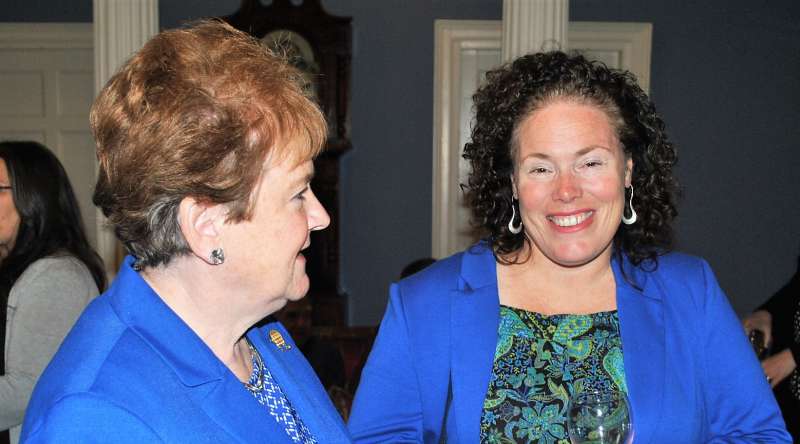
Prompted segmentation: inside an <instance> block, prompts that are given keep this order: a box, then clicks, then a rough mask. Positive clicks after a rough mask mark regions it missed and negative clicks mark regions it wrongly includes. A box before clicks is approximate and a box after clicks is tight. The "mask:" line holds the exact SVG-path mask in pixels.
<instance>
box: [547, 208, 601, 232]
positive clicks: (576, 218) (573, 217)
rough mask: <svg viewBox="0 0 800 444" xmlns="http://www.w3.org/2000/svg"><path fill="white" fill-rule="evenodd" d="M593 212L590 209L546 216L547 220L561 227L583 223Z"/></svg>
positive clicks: (570, 226)
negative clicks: (563, 214)
mask: <svg viewBox="0 0 800 444" xmlns="http://www.w3.org/2000/svg"><path fill="white" fill-rule="evenodd" d="M593 214H594V211H591V210H590V211H583V212H580V213H575V214H570V215H565V216H547V220H549V221H550V222H552V223H554V224H555V225H557V226H559V227H561V228H572V227H576V226H579V225H581V224H583V223H584V222H586V221H587V220H588V219H589V218H590V217H591V216H592V215H593Z"/></svg>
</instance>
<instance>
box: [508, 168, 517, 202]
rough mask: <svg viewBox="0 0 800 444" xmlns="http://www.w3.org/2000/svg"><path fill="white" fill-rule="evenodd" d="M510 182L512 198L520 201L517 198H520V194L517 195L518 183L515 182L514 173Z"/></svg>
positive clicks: (510, 177)
mask: <svg viewBox="0 0 800 444" xmlns="http://www.w3.org/2000/svg"><path fill="white" fill-rule="evenodd" d="M509 180H511V198H512V199H518V197H517V196H519V194H518V193H517V182H516V181H515V180H514V173H511V176H509Z"/></svg>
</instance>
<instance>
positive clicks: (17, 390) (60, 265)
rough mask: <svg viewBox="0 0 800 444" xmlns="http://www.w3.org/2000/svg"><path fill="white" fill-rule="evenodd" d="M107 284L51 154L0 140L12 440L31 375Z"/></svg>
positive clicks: (0, 277)
mask: <svg viewBox="0 0 800 444" xmlns="http://www.w3.org/2000/svg"><path fill="white" fill-rule="evenodd" d="M105 284H106V277H105V270H104V269H103V264H102V261H101V260H100V257H99V256H98V255H97V254H96V253H95V252H94V250H92V248H91V246H89V242H88V241H87V239H86V233H85V231H84V226H83V221H82V219H81V215H80V211H79V207H78V202H77V200H76V199H75V194H74V193H73V191H72V186H70V183H69V179H68V178H67V174H66V172H65V171H64V168H63V167H62V166H61V163H60V162H59V161H58V159H57V158H56V156H55V155H53V153H51V152H50V150H48V149H47V148H45V147H44V146H42V145H40V144H38V143H36V142H0V346H3V347H4V349H3V352H2V353H0V369H2V370H3V375H2V376H0V430H6V429H11V433H10V436H11V442H17V441H18V439H19V433H20V427H19V426H20V424H22V418H23V415H24V413H25V406H26V405H27V403H28V399H29V398H30V395H31V391H32V390H33V386H34V384H35V383H36V379H37V378H38V377H39V374H41V372H42V370H43V369H44V367H45V365H46V364H47V362H48V361H49V360H50V358H51V357H52V356H53V354H54V353H55V352H56V349H58V346H59V344H60V343H61V340H62V339H63V338H64V336H66V334H67V332H68V331H69V329H70V328H71V327H72V325H73V324H74V323H75V320H76V319H77V318H78V315H80V313H81V311H83V309H84V307H86V305H87V304H88V303H89V301H90V300H91V299H92V298H93V297H95V296H97V294H98V293H99V291H98V290H102V289H103V288H104V287H105ZM5 433H7V432H4V434H5ZM3 439H4V438H0V442H2V440H3ZM5 439H8V435H6V436H5Z"/></svg>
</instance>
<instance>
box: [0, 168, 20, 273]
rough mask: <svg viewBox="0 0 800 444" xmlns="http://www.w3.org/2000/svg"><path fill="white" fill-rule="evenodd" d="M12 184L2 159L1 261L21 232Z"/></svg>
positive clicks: (0, 192) (0, 187)
mask: <svg viewBox="0 0 800 444" xmlns="http://www.w3.org/2000/svg"><path fill="white" fill-rule="evenodd" d="M10 186H11V178H10V177H9V175H8V168H7V166H6V161H5V160H3V159H0V262H2V261H3V260H4V259H5V258H6V257H8V254H9V253H10V252H11V250H12V249H13V248H14V244H15V242H16V240H17V234H18V233H19V224H20V218H19V212H17V207H16V205H14V196H13V194H12V191H11V188H9V187H10Z"/></svg>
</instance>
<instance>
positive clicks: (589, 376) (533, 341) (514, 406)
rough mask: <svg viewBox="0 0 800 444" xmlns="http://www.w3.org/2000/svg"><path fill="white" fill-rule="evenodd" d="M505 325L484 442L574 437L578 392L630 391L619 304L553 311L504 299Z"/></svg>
mask: <svg viewBox="0 0 800 444" xmlns="http://www.w3.org/2000/svg"><path fill="white" fill-rule="evenodd" d="M498 333H499V335H498V338H499V339H498V341H497V349H496V350H495V356H494V365H493V367H492V378H491V381H490V382H489V390H488V391H487V393H486V399H485V400H484V403H483V413H482V415H481V442H482V443H518V442H529V443H530V442H532V443H548V444H551V443H552V444H569V442H570V441H569V436H568V434H567V404H568V400H569V398H570V396H571V395H572V394H573V393H575V392H580V391H586V390H601V391H603V390H611V389H616V390H621V391H623V392H626V393H627V387H626V386H625V371H624V367H623V362H622V345H621V341H620V335H619V318H618V317H617V312H616V311H609V312H600V313H592V314H588V315H572V314H561V315H551V316H547V315H543V314H540V313H535V312H530V311H526V310H522V309H518V308H512V307H506V306H502V305H501V306H500V328H499V331H498Z"/></svg>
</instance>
